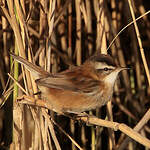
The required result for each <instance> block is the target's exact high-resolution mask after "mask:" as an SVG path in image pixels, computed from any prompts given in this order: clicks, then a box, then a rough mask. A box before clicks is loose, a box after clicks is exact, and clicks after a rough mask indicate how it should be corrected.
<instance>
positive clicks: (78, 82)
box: [10, 53, 128, 114]
mask: <svg viewBox="0 0 150 150" xmlns="http://www.w3.org/2000/svg"><path fill="white" fill-rule="evenodd" d="M10 55H11V56H12V57H13V58H14V59H15V60H16V61H17V62H19V63H21V64H22V65H24V66H25V68H26V69H27V70H29V71H30V72H31V75H32V76H33V78H34V80H35V83H36V84H37V86H38V88H39V90H40V92H41V98H42V99H43V100H44V101H46V103H47V104H48V109H50V110H52V111H54V112H56V113H58V114H64V113H72V114H80V113H82V112H85V111H89V110H93V109H96V108H100V107H102V106H103V105H105V104H107V103H108V101H110V100H111V98H112V95H113V91H114V84H115V81H116V79H117V76H118V74H119V72H121V71H122V70H125V69H128V68H126V67H120V66H117V65H116V64H115V63H114V61H113V58H112V57H111V56H110V55H108V54H107V55H106V54H100V53H96V54H95V55H93V56H91V57H90V58H89V59H87V60H86V61H85V62H84V63H83V64H82V65H80V66H73V67H71V68H70V69H67V70H65V71H62V72H59V73H54V74H52V73H50V72H47V71H45V70H44V69H43V68H42V67H39V66H37V65H35V64H33V63H31V62H29V61H28V60H26V59H24V58H22V57H20V56H17V55H15V54H13V53H10Z"/></svg>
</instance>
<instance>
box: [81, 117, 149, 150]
mask: <svg viewBox="0 0 150 150" xmlns="http://www.w3.org/2000/svg"><path fill="white" fill-rule="evenodd" d="M79 120H82V121H84V122H88V123H89V124H92V125H98V126H103V127H107V128H112V129H113V130H114V131H117V130H120V131H121V132H123V133H124V134H126V135H128V136H129V137H131V138H132V139H134V140H135V141H137V142H139V143H140V144H142V145H144V146H146V147H149V148H150V140H149V139H147V138H145V137H143V136H142V135H140V134H139V133H137V132H136V131H134V130H133V129H131V128H130V127H128V126H127V125H125V124H123V123H117V122H111V121H106V120H103V119H99V118H97V117H95V116H84V117H80V118H79Z"/></svg>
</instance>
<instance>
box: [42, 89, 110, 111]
mask: <svg viewBox="0 0 150 150" xmlns="http://www.w3.org/2000/svg"><path fill="white" fill-rule="evenodd" d="M105 94H106V93H104V92H102V91H101V92H100V91H99V92H97V93H95V94H93V95H90V94H89V95H88V94H84V93H80V92H72V91H69V90H59V89H49V88H47V89H44V90H42V97H43V98H44V99H45V100H46V101H47V103H48V104H49V105H50V106H51V109H52V110H53V111H55V112H58V113H65V112H69V113H80V112H83V111H88V110H92V109H95V108H97V107H101V106H102V105H105V104H106V103H107V102H108V100H109V97H110V96H109V97H108V96H106V95H108V94H106V95H105Z"/></svg>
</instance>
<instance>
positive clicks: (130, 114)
mask: <svg viewBox="0 0 150 150" xmlns="http://www.w3.org/2000/svg"><path fill="white" fill-rule="evenodd" d="M0 8H1V9H0V14H1V16H0V51H1V59H0V89H1V103H2V105H3V106H2V108H1V109H0V149H4V150H6V149H9V148H10V150H28V149H30V150H31V149H32V150H49V149H50V150H55V149H57V150H60V149H62V150H76V149H87V150H88V149H89V150H99V149H102V150H104V149H108V150H111V149H118V148H120V149H122V150H123V149H130V150H131V149H132V150H134V149H136V150H141V149H146V150H147V149H148V148H144V146H142V145H140V144H139V143H137V142H135V141H133V140H132V141H129V142H126V144H125V145H124V146H122V145H123V144H122V143H123V142H124V141H125V138H126V136H125V135H124V134H123V133H121V132H114V131H112V130H111V129H107V128H103V127H98V126H91V127H90V126H86V125H84V124H82V123H81V124H80V123H78V122H74V121H73V120H70V119H69V118H67V117H64V116H58V115H57V114H55V113H53V112H50V111H48V110H46V109H44V108H39V107H35V106H30V105H24V104H18V103H16V98H17V97H18V96H21V95H23V94H29V95H31V96H35V95H33V94H34V93H36V92H37V86H36V85H35V83H34V81H33V79H32V77H31V76H30V74H29V72H27V71H26V70H24V69H21V67H20V65H18V63H16V62H13V60H12V59H11V58H10V56H9V51H11V52H14V53H16V54H19V55H20V56H22V57H24V58H27V59H29V60H30V61H31V62H33V63H36V64H37V65H40V66H42V67H44V68H45V69H46V70H47V71H50V72H53V73H55V72H60V71H63V70H65V69H67V68H69V67H71V66H72V65H81V64H82V63H83V62H84V61H85V60H86V59H87V58H88V57H89V56H91V55H92V54H94V53H95V52H96V51H99V52H100V53H109V54H111V55H112V56H113V57H114V59H115V62H116V63H117V64H119V65H120V66H127V67H130V68H132V69H131V70H129V71H128V72H125V71H124V72H122V74H121V75H120V78H119V79H118V82H117V84H116V86H115V92H114V97H113V99H112V103H109V104H108V105H107V107H106V106H104V107H102V108H101V109H98V110H96V111H93V112H91V113H92V114H93V115H96V116H97V117H98V118H103V119H105V118H106V115H107V119H108V120H111V121H115V122H120V123H124V124H126V125H128V126H130V127H132V128H133V127H134V126H135V125H136V124H137V123H138V121H139V120H140V119H141V118H142V117H143V116H144V114H145V113H146V111H147V110H148V109H149V107H150V86H149V85H150V78H149V70H148V67H150V59H149V58H150V51H149V50H150V44H149V43H150V16H149V15H148V14H147V15H145V16H144V17H142V18H141V19H140V20H138V21H137V24H136V23H135V24H134V25H133V24H132V25H130V26H129V27H127V28H126V29H125V30H124V31H123V32H122V33H121V34H120V35H119V36H118V37H117V38H116V40H115V41H114V42H113V44H112V45H111V47H110V48H109V49H108V51H107V50H106V49H107V47H108V46H109V44H110V42H111V41H112V40H113V39H114V37H115V36H116V35H117V33H118V32H119V31H120V30H121V29H122V28H123V27H125V26H126V25H127V24H128V23H130V22H132V21H133V20H134V19H135V18H138V17H140V16H141V15H143V14H144V13H146V12H148V13H149V9H150V1H146V0H143V1H142V0H136V1H132V2H131V1H130V0H128V1H127V0H122V1H118V0H105V1H104V0H32V1H31V0H1V1H0ZM134 17H135V18H134ZM136 25H137V26H136ZM7 73H10V74H9V76H8V75H7ZM12 76H13V78H14V79H15V80H17V81H18V82H19V83H20V84H21V85H22V87H24V90H25V91H23V90H21V89H20V88H18V86H17V84H16V82H14V81H13V80H12V79H10V77H11V78H12ZM79 86H80V85H79ZM36 97H37V96H35V98H36ZM48 114H49V115H50V116H51V117H52V118H53V119H54V120H55V123H54V122H53V121H51V119H50V118H49V115H48ZM148 120H149V118H147V121H148ZM56 122H57V124H58V125H59V126H57V125H56ZM149 125H150V122H148V123H147V124H145V126H143V127H142V129H141V130H140V134H141V135H142V136H143V137H147V138H150V128H149ZM62 129H63V131H62ZM64 132H66V133H64ZM69 136H71V137H72V138H73V139H74V141H73V140H70V138H69ZM76 143H78V144H79V145H80V146H79V145H77V144H76ZM75 144H76V146H75ZM121 146H122V147H121ZM77 147H78V148H77ZM81 147H82V148H81Z"/></svg>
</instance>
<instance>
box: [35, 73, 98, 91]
mask: <svg viewBox="0 0 150 150" xmlns="http://www.w3.org/2000/svg"><path fill="white" fill-rule="evenodd" d="M36 83H37V85H39V86H45V87H48V88H55V89H60V90H70V91H73V92H84V93H85V92H86V93H90V92H92V91H93V90H94V88H97V86H98V85H99V82H98V81H97V80H94V79H92V78H90V77H87V76H82V75H80V74H77V75H76V74H75V73H70V74H69V73H67V74H57V75H53V76H49V77H47V78H41V79H38V80H36Z"/></svg>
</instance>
